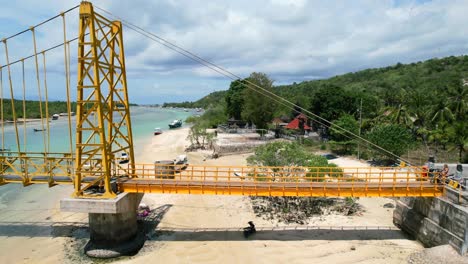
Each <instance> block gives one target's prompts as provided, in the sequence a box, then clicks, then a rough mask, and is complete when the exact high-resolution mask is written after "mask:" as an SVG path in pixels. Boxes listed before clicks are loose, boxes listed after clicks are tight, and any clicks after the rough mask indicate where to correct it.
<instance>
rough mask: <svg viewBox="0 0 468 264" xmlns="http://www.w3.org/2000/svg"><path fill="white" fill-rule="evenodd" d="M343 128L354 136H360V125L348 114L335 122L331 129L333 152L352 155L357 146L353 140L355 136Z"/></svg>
mask: <svg viewBox="0 0 468 264" xmlns="http://www.w3.org/2000/svg"><path fill="white" fill-rule="evenodd" d="M338 127H340V128H338ZM341 128H344V129H346V130H347V131H349V132H351V133H353V134H358V133H359V124H358V122H357V121H356V119H354V117H353V116H352V115H348V114H346V115H343V116H341V117H340V118H339V119H337V120H335V121H334V122H333V123H332V126H331V129H330V140H331V141H330V145H331V147H332V150H333V151H334V152H336V153H338V154H351V153H352V151H353V149H354V146H355V145H356V143H355V141H354V140H353V138H354V136H353V135H352V134H350V133H348V132H345V131H344V130H342V129H341Z"/></svg>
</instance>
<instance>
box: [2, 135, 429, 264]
mask: <svg viewBox="0 0 468 264" xmlns="http://www.w3.org/2000/svg"><path fill="white" fill-rule="evenodd" d="M187 134H188V128H182V129H178V130H171V131H168V132H164V133H163V134H162V135H159V136H155V137H151V138H146V139H143V140H139V141H136V142H137V144H139V146H137V147H136V149H137V150H138V153H136V161H137V162H140V163H141V162H145V163H146V162H147V163H152V162H154V161H155V160H164V159H174V158H175V157H176V156H177V155H180V154H185V153H184V149H185V147H186V146H188V144H189V143H188V141H187V140H186V138H187ZM186 154H187V156H188V159H189V163H191V164H200V165H245V164H246V161H245V159H246V157H248V155H249V154H238V155H230V156H224V157H220V158H218V159H209V158H207V157H208V156H209V154H211V151H201V152H190V153H186ZM334 162H335V163H337V164H338V165H340V166H353V167H354V166H367V164H366V163H361V162H359V161H356V160H354V159H348V158H339V159H336V160H334ZM0 188H1V189H0V263H92V260H91V259H89V258H87V257H85V256H83V254H82V248H83V246H84V245H85V243H86V241H87V237H88V236H89V235H88V233H87V229H86V225H87V215H86V214H81V213H64V212H60V210H59V201H60V199H61V198H64V197H68V196H69V195H70V194H71V192H72V186H56V187H54V188H51V189H49V188H48V187H47V186H40V185H33V186H29V187H27V188H24V187H22V186H19V185H6V186H1V187H0ZM143 202H144V203H146V204H147V205H149V206H150V208H151V209H153V210H154V211H155V212H160V215H159V217H160V219H159V221H158V222H159V223H158V224H157V225H155V227H154V229H153V230H152V231H151V232H150V233H149V234H148V235H147V238H148V240H147V241H146V242H145V245H144V247H143V248H142V249H141V250H140V252H139V253H138V254H137V255H136V256H133V257H126V258H122V259H117V260H115V263H153V262H155V263H219V262H223V263H286V262H287V263H406V259H407V257H408V256H409V255H410V254H411V253H414V252H417V251H419V250H421V249H422V248H423V247H422V245H421V244H419V243H418V242H416V241H413V240H409V239H408V238H406V237H405V235H404V234H403V233H402V232H401V231H399V230H398V229H396V228H395V227H394V226H393V223H392V211H393V209H389V208H384V207H383V205H384V204H385V203H389V202H390V203H394V201H393V200H392V199H386V198H365V199H363V198H361V199H359V203H360V204H361V205H362V206H363V207H364V209H365V211H364V212H363V213H362V214H361V215H358V216H342V215H326V216H318V217H314V218H312V219H310V221H309V223H308V224H307V226H286V225H285V224H279V223H277V222H274V221H268V220H263V219H262V218H260V217H257V216H256V215H255V214H254V212H253V210H252V207H251V203H250V199H249V198H248V197H240V196H201V195H199V196H197V195H155V194H152V195H148V194H147V195H145V196H144V198H143ZM248 221H254V223H255V224H256V226H257V229H258V230H261V231H259V232H258V233H257V234H256V235H255V236H253V237H251V238H248V239H245V238H244V237H243V235H242V232H240V231H239V229H241V228H242V227H245V226H246V225H247V222H248ZM319 227H320V229H318V228H319ZM331 227H334V228H332V229H330V228H331ZM343 227H346V228H345V229H344V230H341V229H342V228H343ZM376 227H380V228H382V230H377V229H376Z"/></svg>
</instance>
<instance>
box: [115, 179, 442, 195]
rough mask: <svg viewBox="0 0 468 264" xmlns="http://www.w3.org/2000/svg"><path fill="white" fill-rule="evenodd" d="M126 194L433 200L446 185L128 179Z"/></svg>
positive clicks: (123, 185)
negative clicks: (411, 198)
mask: <svg viewBox="0 0 468 264" xmlns="http://www.w3.org/2000/svg"><path fill="white" fill-rule="evenodd" d="M119 185H120V187H121V190H122V191H124V192H136V193H166V194H171V193H172V194H214V195H251V196H315V197H318V196H320V197H323V196H343V197H379V196H380V197H404V196H421V197H433V196H440V195H442V193H443V189H444V188H443V186H442V185H437V184H432V183H430V182H428V181H424V182H423V181H421V182H397V183H393V182H255V181H230V182H223V181H185V180H168V179H159V180H158V179H151V180H146V179H128V180H126V181H123V182H121V183H119Z"/></svg>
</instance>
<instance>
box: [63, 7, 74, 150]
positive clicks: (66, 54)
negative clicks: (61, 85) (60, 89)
mask: <svg viewBox="0 0 468 264" xmlns="http://www.w3.org/2000/svg"><path fill="white" fill-rule="evenodd" d="M61 15H62V25H63V53H64V56H63V58H64V64H65V86H66V89H67V111H68V115H67V117H68V139H69V144H70V155H71V156H70V157H73V142H72V128H71V103H70V64H69V63H70V42H68V43H67V30H66V21H65V13H62V14H61Z"/></svg>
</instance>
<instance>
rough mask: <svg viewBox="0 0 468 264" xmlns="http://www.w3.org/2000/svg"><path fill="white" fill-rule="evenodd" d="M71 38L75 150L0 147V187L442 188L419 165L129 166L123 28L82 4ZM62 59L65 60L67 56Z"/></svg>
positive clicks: (432, 191) (103, 194)
mask: <svg viewBox="0 0 468 264" xmlns="http://www.w3.org/2000/svg"><path fill="white" fill-rule="evenodd" d="M70 10H72V9H70ZM67 12H68V11H67ZM63 15H64V13H62V16H63ZM41 24H43V23H41ZM41 24H38V25H41ZM64 28H65V26H64ZM24 32H26V31H24ZM24 32H21V34H22V33H24ZM17 35H18V34H17ZM15 36H16V35H14V36H12V37H10V38H13V37H15ZM7 39H9V38H7ZM76 39H77V40H78V73H77V74H78V78H77V80H78V83H77V117H76V146H75V147H76V148H75V153H74V154H73V153H49V152H36V153H33V152H21V151H18V152H10V151H6V150H5V149H2V150H0V185H2V184H8V183H22V184H23V185H25V186H27V185H30V184H33V183H44V184H48V185H49V186H54V185H56V184H73V185H74V188H75V191H74V193H73V196H75V197H93V198H112V197H115V195H116V192H138V193H140V192H141V193H179V194H180V193H185V194H223V195H257V196H346V197H349V196H352V197H366V196H369V197H371V196H388V197H398V196H429V197H430V196H439V195H441V194H442V193H443V191H444V188H445V186H444V184H442V183H438V182H437V181H436V182H433V181H431V180H430V179H428V177H427V172H425V171H424V170H422V168H420V167H405V168H375V167H374V168H339V169H337V168H333V169H331V168H314V167H258V166H257V167H255V166H253V167H240V166H234V167H229V166H196V165H190V166H183V165H174V166H169V165H160V166H157V165H154V164H136V163H135V160H134V153H133V140H132V130H131V120H130V110H129V99H128V92H127V80H126V71H125V56H124V47H123V37H122V24H121V23H120V22H119V21H111V20H109V19H106V18H105V17H103V16H101V15H99V14H98V13H96V12H94V9H93V6H92V4H91V3H89V2H85V1H83V2H81V5H80V18H79V35H78V37H77V38H76ZM73 40H75V39H73ZM73 40H66V37H65V36H64V46H69V43H70V41H73ZM5 41H6V39H5ZM56 47H57V46H56ZM44 52H45V51H43V55H44ZM67 52H68V53H69V50H67V49H65V56H66V54H67ZM30 57H31V56H30ZM27 58H29V57H27ZM65 58H67V56H66V57H65ZM65 61H66V63H69V56H68V61H67V59H65ZM3 67H5V66H2V68H3ZM68 75H69V70H67V77H69V76H68ZM0 76H1V75H0ZM67 99H68V100H69V99H70V98H69V96H67ZM2 111H3V108H2ZM41 112H42V111H41ZM69 112H70V110H69ZM2 142H3V141H2ZM70 144H71V143H70ZM2 148H3V146H2ZM18 149H19V147H18ZM122 152H124V153H126V154H127V157H126V160H124V161H125V162H122V161H123V160H121V159H119V157H118V155H119V154H120V153H122ZM73 155H74V156H73ZM440 182H444V180H441V181H440ZM111 183H115V184H111ZM112 186H114V187H115V188H112ZM91 187H98V188H91ZM92 189H99V190H98V191H97V192H96V191H95V190H92Z"/></svg>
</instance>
